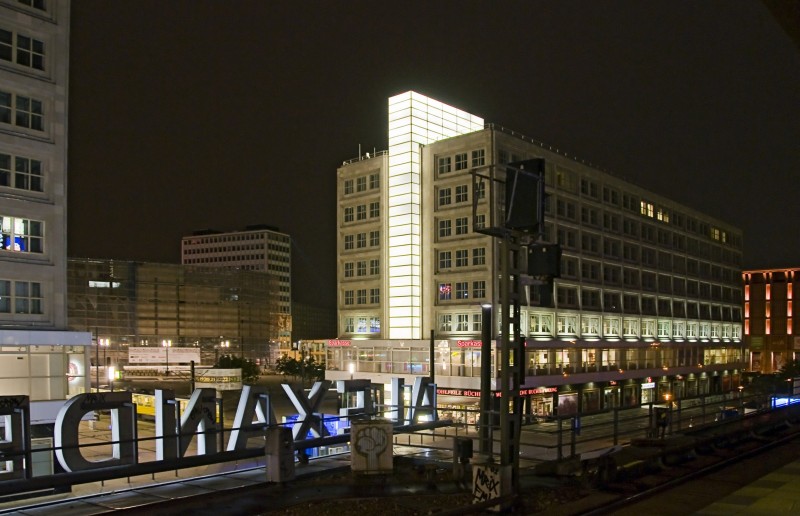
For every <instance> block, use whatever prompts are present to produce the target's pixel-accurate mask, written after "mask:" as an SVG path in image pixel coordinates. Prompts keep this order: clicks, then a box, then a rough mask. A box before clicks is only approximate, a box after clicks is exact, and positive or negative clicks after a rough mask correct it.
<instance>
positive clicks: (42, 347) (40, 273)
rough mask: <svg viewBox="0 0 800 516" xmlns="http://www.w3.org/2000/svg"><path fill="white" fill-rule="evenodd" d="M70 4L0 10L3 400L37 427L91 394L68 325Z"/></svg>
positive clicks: (81, 340)
mask: <svg viewBox="0 0 800 516" xmlns="http://www.w3.org/2000/svg"><path fill="white" fill-rule="evenodd" d="M69 27H70V4H69V2H30V1H28V2H23V1H11V0H3V1H2V2H0V78H2V80H0V342H2V347H0V395H4V396H6V395H27V396H29V397H30V400H31V401H32V409H31V410H32V414H31V419H32V422H33V423H34V424H47V423H52V422H53V421H55V417H56V414H57V412H58V409H59V408H60V407H61V405H62V404H63V403H58V402H63V401H65V400H66V399H67V398H68V397H70V396H72V395H75V394H79V393H82V392H85V391H86V390H87V389H88V386H89V381H88V377H87V371H86V366H87V364H86V357H87V347H89V346H91V344H92V341H91V335H90V334H89V333H85V332H76V331H70V330H69V329H68V326H67V278H66V268H67V214H66V211H67V130H68V125H67V106H68V99H67V91H68V84H67V83H68V78H69Z"/></svg>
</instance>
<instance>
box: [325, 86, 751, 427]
mask: <svg viewBox="0 0 800 516" xmlns="http://www.w3.org/2000/svg"><path fill="white" fill-rule="evenodd" d="M388 121H389V126H388V151H379V152H377V153H375V154H374V155H372V156H359V157H358V158H356V159H353V160H349V161H345V162H344V163H343V164H342V166H341V167H339V169H338V171H337V185H338V186H337V232H338V240H337V255H338V281H337V284H338V321H337V324H338V331H337V335H338V338H337V339H336V340H334V341H332V342H331V345H330V348H329V349H328V369H329V371H328V373H329V376H330V378H332V379H343V378H349V377H350V371H351V370H353V372H354V373H355V374H356V376H360V377H370V378H372V379H373V381H376V382H377V381H381V380H385V381H384V383H388V378H389V377H391V376H392V375H398V374H401V375H406V374H408V375H413V374H424V375H427V374H429V372H430V368H431V367H434V364H435V367H436V371H435V372H436V380H437V384H438V385H440V386H442V387H448V388H452V389H451V391H452V392H456V391H457V390H458V389H475V388H476V387H478V386H479V385H478V383H477V382H478V379H479V376H480V347H479V344H480V341H479V339H480V338H481V330H482V327H483V324H485V322H484V321H483V320H482V312H481V305H483V304H489V305H491V306H493V307H494V310H493V313H494V319H493V321H492V322H491V324H492V328H493V331H492V335H497V334H498V333H499V327H500V321H499V310H498V306H499V302H500V299H501V290H500V284H501V278H500V275H499V273H498V271H500V263H501V261H500V260H501V253H500V246H499V243H498V241H499V239H496V238H493V237H492V236H488V235H487V234H485V233H484V232H483V231H485V230H487V229H490V228H495V227H498V226H501V225H502V224H503V220H504V216H503V213H504V212H503V210H504V209H505V197H504V195H505V185H506V183H505V181H506V173H507V165H508V164H509V163H512V162H518V161H520V160H528V159H532V158H539V159H543V160H544V163H545V164H544V179H545V191H546V193H547V194H548V196H549V197H548V198H547V200H546V203H545V220H544V235H543V240H544V241H545V242H548V243H559V244H560V245H561V249H562V258H561V261H560V269H561V276H560V278H557V279H555V281H554V282H553V283H552V286H551V288H550V289H548V290H546V291H544V294H545V295H542V291H540V290H538V289H535V288H530V289H528V288H525V290H524V292H523V294H522V297H523V299H522V302H521V303H520V305H521V306H520V321H519V326H520V328H521V332H522V336H523V337H525V338H526V339H527V346H526V347H525V351H524V354H525V358H524V360H525V365H526V367H525V370H526V373H527V378H525V379H524V380H523V383H524V386H525V388H526V389H531V391H530V392H536V394H535V395H532V396H530V397H529V399H528V400H527V402H529V403H530V404H531V407H532V409H531V410H533V411H535V412H539V413H545V414H548V413H552V412H553V410H554V407H556V406H558V405H559V404H563V405H565V406H575V407H578V409H579V410H581V411H590V410H599V409H607V408H610V407H615V406H631V405H638V404H642V403H650V402H659V401H663V400H664V399H665V396H667V395H669V396H675V397H677V398H678V399H680V398H685V397H694V396H698V395H702V394H707V393H718V392H725V391H729V390H731V389H732V388H735V387H736V386H738V385H739V383H740V373H741V370H742V367H743V365H744V357H743V350H742V342H741V340H742V307H741V299H742V285H741V283H740V281H739V275H740V270H741V263H742V232H741V230H740V229H738V228H736V227H735V226H733V225H731V224H729V223H727V222H725V221H722V220H719V219H717V218H715V217H714V216H712V215H709V214H706V213H703V212H702V211H701V210H700V209H696V208H692V207H689V206H685V205H682V204H680V203H678V202H676V201H674V200H672V199H669V198H666V197H664V196H663V195H660V194H658V193H656V192H653V191H650V190H646V189H644V188H642V187H640V186H638V185H636V184H634V183H632V182H630V181H627V180H625V179H623V178H621V177H618V176H616V175H613V174H610V173H607V172H605V171H603V170H601V169H599V168H597V167H595V166H592V165H591V164H587V163H586V162H584V161H581V160H578V159H576V158H574V157H573V156H571V155H568V154H566V153H565V152H563V151H561V150H559V149H555V148H552V147H551V146H548V145H545V144H543V143H541V142H538V141H535V140H532V139H531V138H528V137H526V136H523V135H521V134H519V133H518V132H515V131H512V130H509V129H507V128H504V127H502V126H499V125H494V124H484V121H483V120H482V119H481V118H480V117H477V116H475V115H472V114H470V113H467V112H465V111H462V110H460V109H457V108H454V107H452V106H448V105H445V104H443V103H441V102H438V101H436V100H434V99H430V98H428V97H425V96H423V95H420V94H418V93H415V92H407V93H403V94H400V95H396V96H394V97H391V98H390V99H389V101H388ZM701 208H702V207H701ZM523 249H524V248H523ZM521 263H523V262H521ZM548 294H549V295H548ZM547 298H551V299H552V300H551V301H548V299H547ZM431 332H432V335H433V338H434V339H435V342H436V345H435V349H436V351H435V354H434V357H430V356H429V346H428V341H429V336H430V335H431ZM476 346H477V347H476ZM492 360H493V362H492V363H493V364H494V363H496V359H495V357H493V359H492ZM496 373H497V369H496V368H493V378H495V377H496ZM540 389H544V390H543V391H542V390H540ZM470 392H474V391H470ZM464 399H465V398H461V401H463V400H464ZM456 404H457V403H456Z"/></svg>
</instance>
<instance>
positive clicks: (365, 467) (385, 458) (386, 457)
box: [350, 419, 394, 475]
mask: <svg viewBox="0 0 800 516" xmlns="http://www.w3.org/2000/svg"><path fill="white" fill-rule="evenodd" d="M392 437H393V436H392V422H391V421H389V420H386V419H364V420H358V419H355V420H353V421H351V423H350V464H351V468H352V470H353V472H354V473H364V474H368V475H376V474H381V473H391V472H392V471H393V470H394V448H393V443H392Z"/></svg>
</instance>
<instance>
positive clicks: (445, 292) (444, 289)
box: [439, 283, 453, 301]
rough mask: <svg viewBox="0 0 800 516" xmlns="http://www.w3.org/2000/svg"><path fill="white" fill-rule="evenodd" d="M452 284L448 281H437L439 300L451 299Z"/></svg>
mask: <svg viewBox="0 0 800 516" xmlns="http://www.w3.org/2000/svg"><path fill="white" fill-rule="evenodd" d="M452 291H453V288H452V285H451V284H450V283H439V300H440V301H446V300H449V299H452Z"/></svg>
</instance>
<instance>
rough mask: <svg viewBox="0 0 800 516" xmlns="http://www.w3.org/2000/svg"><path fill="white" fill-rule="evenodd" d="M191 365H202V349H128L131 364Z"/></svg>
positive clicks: (153, 347) (154, 347)
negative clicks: (192, 363)
mask: <svg viewBox="0 0 800 516" xmlns="http://www.w3.org/2000/svg"><path fill="white" fill-rule="evenodd" d="M168 356H169V363H170V364H189V363H191V362H192V360H194V363H195V364H199V363H200V348H176V347H169V348H165V347H156V346H152V347H135V348H128V363H129V364H166V363H167V357H168Z"/></svg>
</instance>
